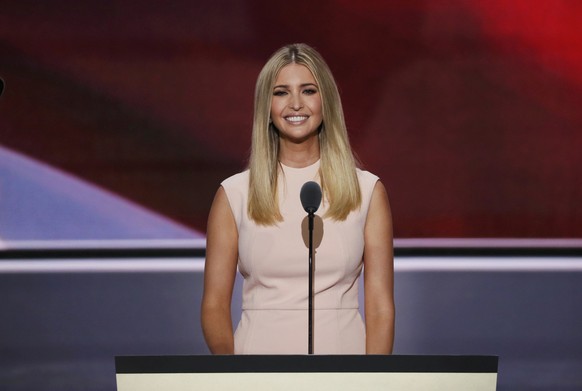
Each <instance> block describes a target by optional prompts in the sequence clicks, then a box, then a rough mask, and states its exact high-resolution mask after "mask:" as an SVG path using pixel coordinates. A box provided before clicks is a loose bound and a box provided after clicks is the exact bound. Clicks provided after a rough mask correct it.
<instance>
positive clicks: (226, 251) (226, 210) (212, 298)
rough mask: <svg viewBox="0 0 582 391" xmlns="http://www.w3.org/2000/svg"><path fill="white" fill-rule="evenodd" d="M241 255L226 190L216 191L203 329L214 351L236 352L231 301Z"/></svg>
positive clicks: (209, 231)
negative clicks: (239, 254)
mask: <svg viewBox="0 0 582 391" xmlns="http://www.w3.org/2000/svg"><path fill="white" fill-rule="evenodd" d="M237 259H238V231H237V227H236V222H235V220H234V216H233V214H232V211H231V209H230V204H229V202H228V199H227V197H226V193H225V191H224V189H223V188H222V187H220V188H219V189H218V191H217V192H216V196H215V197H214V201H213V203H212V207H211V208H210V214H209V216H208V226H207V232H206V263H205V266H204V294H203V296H202V314H201V319H202V331H203V333H204V339H205V340H206V344H207V345H208V348H209V349H210V351H211V352H212V353H213V354H233V353H234V336H233V331H232V319H231V315H230V303H231V300H232V290H233V286H234V280H235V276H236V266H237Z"/></svg>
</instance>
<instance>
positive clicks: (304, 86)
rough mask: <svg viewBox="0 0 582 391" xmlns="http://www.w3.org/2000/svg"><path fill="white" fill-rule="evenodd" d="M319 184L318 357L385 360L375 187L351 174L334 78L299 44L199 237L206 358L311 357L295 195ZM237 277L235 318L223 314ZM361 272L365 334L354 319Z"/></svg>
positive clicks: (258, 108) (271, 66) (276, 57)
mask: <svg viewBox="0 0 582 391" xmlns="http://www.w3.org/2000/svg"><path fill="white" fill-rule="evenodd" d="M310 180H314V181H317V182H319V183H320V184H321V187H322V190H323V202H322V205H321V207H320V208H319V210H318V212H317V216H316V218H317V220H316V224H315V225H316V228H315V231H316V232H315V233H314V241H315V244H314V246H315V250H314V256H313V263H314V268H315V274H314V331H313V333H314V353H315V354H363V353H369V354H390V353H391V352H392V345H393V337H394V300H393V260H392V223H391V214H390V207H389V203H388V197H387V195H386V191H385V189H384V186H383V185H382V183H381V182H380V181H378V178H377V177H376V176H374V175H373V174H370V173H369V172H366V171H362V170H360V169H358V168H356V163H355V159H354V156H353V153H352V150H351V148H350V145H349V141H348V136H347V131H346V126H345V122H344V116H343V110H342V106H341V101H340V97H339V93H338V89H337V86H336V83H335V81H334V79H333V76H332V74H331V71H330V70H329V68H328V66H327V65H326V63H325V62H324V60H323V59H322V57H321V56H320V54H319V53H317V52H316V51H315V50H314V49H313V48H311V47H309V46H307V45H305V44H293V45H288V46H285V47H283V48H281V49H279V50H278V51H277V52H275V53H274V54H273V55H272V56H271V58H270V59H269V60H268V61H267V63H266V64H265V66H264V67H263V69H262V71H261V73H260V75H259V77H258V80H257V85H256V89H255V109H254V121H253V135H252V149H251V156H250V162H249V169H248V170H246V171H244V172H242V173H239V174H237V175H234V176H232V177H230V178H228V179H227V180H225V181H224V182H222V185H221V187H220V188H219V189H218V191H217V193H216V196H215V199H214V202H213V204H212V207H211V210H210V214H209V219H208V230H207V248H206V266H205V275H204V295H203V299H202V329H203V332H204V336H205V339H206V342H207V344H208V347H209V348H210V351H211V352H212V353H214V354H233V353H234V354H303V353H306V352H307V308H308V303H307V300H308V299H307V298H308V291H307V281H308V249H307V247H306V243H305V240H304V236H305V221H304V220H305V217H306V213H305V211H304V210H303V209H302V206H301V202H300V200H299V192H300V188H301V186H302V185H303V184H304V183H305V182H306V181H310ZM237 264H238V268H239V270H240V272H241V274H242V275H243V277H244V285H243V312H242V317H241V321H240V323H239V325H238V327H237V330H236V333H233V330H232V320H231V315H230V314H231V312H230V303H231V298H232V291H233V285H234V280H235V274H236V270H237ZM362 266H364V289H365V292H364V295H365V301H364V303H365V318H366V322H365V325H364V323H363V321H362V319H361V316H360V314H359V311H358V282H357V281H358V278H359V275H360V272H361V269H362Z"/></svg>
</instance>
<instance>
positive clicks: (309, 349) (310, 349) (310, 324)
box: [307, 211, 314, 354]
mask: <svg viewBox="0 0 582 391" xmlns="http://www.w3.org/2000/svg"><path fill="white" fill-rule="evenodd" d="M313 218H314V212H313V211H310V212H309V214H308V219H309V284H308V285H309V309H308V320H307V325H308V331H307V334H308V335H307V338H308V341H307V353H308V354H313Z"/></svg>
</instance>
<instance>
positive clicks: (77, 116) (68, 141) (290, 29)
mask: <svg viewBox="0 0 582 391" xmlns="http://www.w3.org/2000/svg"><path fill="white" fill-rule="evenodd" d="M0 9H1V12H0V75H1V76H2V77H3V78H4V79H5V80H6V84H7V89H6V91H5V94H4V96H3V97H2V101H1V106H0V112H1V116H0V145H2V146H4V147H6V148H9V149H11V150H14V151H18V152H20V153H23V154H25V155H27V156H29V157H31V158H34V159H38V160H39V161H41V162H45V163H46V164H49V165H51V166H52V167H56V168H59V169H62V170H64V171H65V172H68V173H70V174H73V175H75V176H77V177H79V178H82V179H84V180H87V181H89V182H91V183H94V184H96V185H98V186H100V187H102V188H104V189H107V190H108V191H111V192H113V193H116V194H119V195H121V196H122V197H125V198H127V199H129V200H131V201H133V202H135V203H137V204H140V205H142V206H144V207H146V208H148V209H150V210H153V211H155V212H157V213H160V214H162V215H164V216H167V217H169V218H170V219H172V220H174V221H176V222H179V223H182V224H184V225H186V226H188V227H190V228H192V229H194V230H197V231H199V232H204V231H205V224H206V217H207V212H208V208H209V205H210V203H211V200H212V197H213V195H214V192H215V191H216V189H217V187H218V185H219V183H220V181H221V180H222V179H224V178H225V177H227V176H229V175H231V174H233V173H235V172H237V171H240V170H242V169H243V168H244V167H245V164H246V159H247V156H248V149H249V145H250V128H251V119H252V95H253V89H254V83H255V80H256V77H257V75H258V72H259V70H260V69H261V67H262V65H263V64H264V62H265V61H266V59H267V58H268V57H269V55H270V54H271V53H272V52H273V51H274V50H276V49H277V48H279V47H280V46H282V45H284V44H287V43H291V42H306V43H309V44H311V45H312V46H315V47H316V48H317V49H319V51H320V52H321V53H322V54H323V56H324V57H325V58H326V60H327V62H328V63H329V65H330V67H331V68H332V71H333V72H334V74H335V76H336V78H337V82H338V84H339V86H340V89H341V93H342V97H343V103H344V109H345V112H346V117H347V123H348V128H349V132H350V137H351V141H352V144H353V147H354V149H355V150H356V152H357V153H358V155H359V156H360V158H361V160H362V161H363V162H364V165H365V167H366V168H367V169H368V170H370V171H372V172H374V173H376V174H378V175H379V176H380V177H381V178H382V180H383V182H384V183H385V185H386V187H387V188H388V191H389V195H390V198H391V203H392V208H393V213H394V221H395V235H396V237H402V238H406V237H414V238H424V237H428V238H434V237H459V238H466V237H482V238H488V237H510V238H524V237H547V238H568V237H580V236H582V208H581V207H580V200H581V199H582V197H581V196H582V186H581V183H582V164H581V163H582V154H581V153H580V152H579V151H580V149H581V146H582V132H581V131H580V130H581V125H582V110H580V104H581V103H582V76H581V75H582V52H581V51H580V47H582V29H581V28H580V27H578V21H579V20H580V18H581V17H582V5H581V4H579V3H578V2H576V1H566V0H556V1H545V0H539V1H536V0H514V1H510V2H506V1H501V0H495V1H494V0H490V1H478V0H442V1H428V0H426V1H422V0H408V1H346V0H343V1H317V2H313V1H304V0H299V1H295V2H272V1H262V0H249V1H234V0H232V1H229V0H218V1H217V0H213V1H183V0H178V1H170V2H156V1H148V0H143V1H121V0H106V1H87V0H75V1H67V0H53V1H18V2H17V1H0ZM72 239H74V238H72Z"/></svg>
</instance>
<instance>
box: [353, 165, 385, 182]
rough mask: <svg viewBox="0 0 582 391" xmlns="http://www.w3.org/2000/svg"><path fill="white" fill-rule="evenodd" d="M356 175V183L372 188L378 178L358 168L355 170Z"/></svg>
mask: <svg viewBox="0 0 582 391" xmlns="http://www.w3.org/2000/svg"><path fill="white" fill-rule="evenodd" d="M356 173H357V175H358V181H359V182H360V185H368V186H369V185H372V186H374V185H375V184H376V182H377V181H379V180H380V178H379V177H378V176H377V175H376V174H373V173H371V172H370V171H366V170H362V169H360V168H356Z"/></svg>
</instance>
